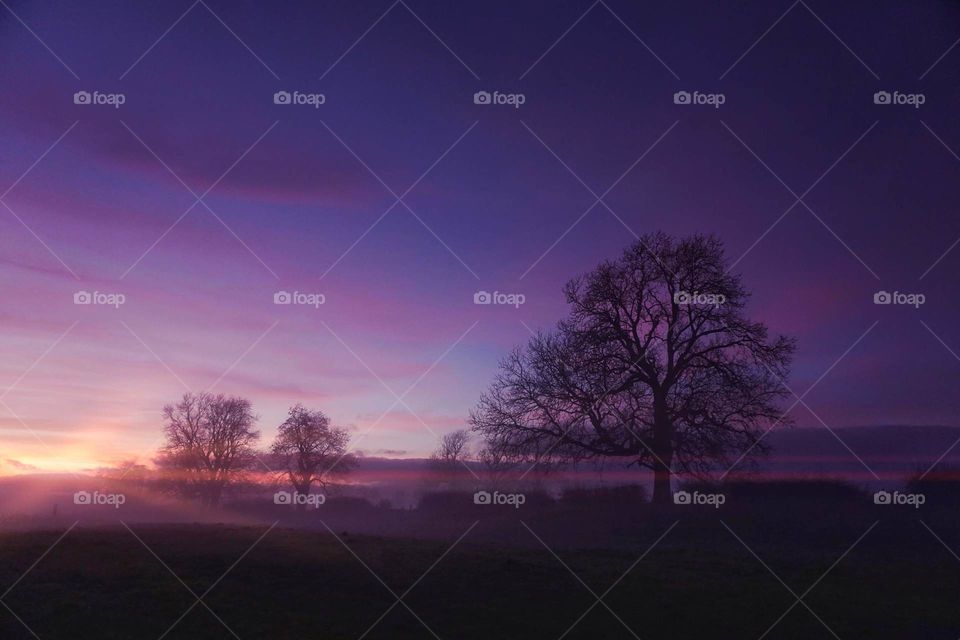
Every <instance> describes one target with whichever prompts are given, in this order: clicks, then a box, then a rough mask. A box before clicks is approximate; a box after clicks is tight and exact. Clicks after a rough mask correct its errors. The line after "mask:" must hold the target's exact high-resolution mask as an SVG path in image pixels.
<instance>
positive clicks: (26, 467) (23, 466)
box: [3, 458, 39, 471]
mask: <svg viewBox="0 0 960 640" xmlns="http://www.w3.org/2000/svg"><path fill="white" fill-rule="evenodd" d="M3 464H4V465H5V466H8V467H13V468H14V469H16V470H17V471H36V470H37V469H39V467H35V466H33V465H32V464H27V463H25V462H20V461H19V460H14V459H13V458H7V459H6V460H4V461H3Z"/></svg>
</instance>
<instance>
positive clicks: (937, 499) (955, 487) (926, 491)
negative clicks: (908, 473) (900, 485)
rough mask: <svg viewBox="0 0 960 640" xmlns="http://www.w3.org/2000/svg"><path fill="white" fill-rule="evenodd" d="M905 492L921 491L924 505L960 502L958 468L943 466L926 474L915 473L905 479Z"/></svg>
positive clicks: (955, 503)
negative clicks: (924, 499)
mask: <svg viewBox="0 0 960 640" xmlns="http://www.w3.org/2000/svg"><path fill="white" fill-rule="evenodd" d="M905 491H906V492H907V493H922V494H923V495H924V497H925V498H926V501H925V502H924V506H925V507H927V508H930V507H934V508H936V507H941V506H956V505H958V504H960V469H956V468H950V467H947V468H944V469H939V470H937V471H933V472H930V473H929V474H927V475H923V474H922V473H917V474H915V475H914V476H913V477H911V478H910V479H909V480H908V481H907V486H906V488H905Z"/></svg>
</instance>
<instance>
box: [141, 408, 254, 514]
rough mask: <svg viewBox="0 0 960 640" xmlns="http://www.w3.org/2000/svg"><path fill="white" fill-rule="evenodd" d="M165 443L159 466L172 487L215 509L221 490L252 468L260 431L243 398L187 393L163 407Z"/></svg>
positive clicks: (250, 409) (221, 494)
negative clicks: (186, 492) (165, 473)
mask: <svg viewBox="0 0 960 640" xmlns="http://www.w3.org/2000/svg"><path fill="white" fill-rule="evenodd" d="M163 417H164V421H165V423H166V424H165V425H164V434H165V436H166V443H165V444H164V446H163V447H162V448H161V450H160V454H159V456H158V458H157V462H158V466H160V467H161V468H163V469H164V470H166V472H167V473H169V474H171V475H172V480H173V482H174V483H175V485H176V486H179V487H181V488H184V489H186V490H187V491H188V492H189V493H191V494H193V495H194V496H196V497H199V498H200V499H201V500H202V501H203V502H204V504H206V505H207V506H210V507H214V506H217V505H218V504H219V503H220V499H221V497H222V496H223V490H224V489H225V488H226V487H227V485H229V484H230V483H231V482H233V481H234V480H236V479H237V477H238V476H239V475H240V473H241V472H242V471H243V470H244V469H247V468H249V467H250V465H251V463H252V461H253V459H254V457H255V455H256V454H255V451H254V446H255V445H256V443H257V440H258V439H259V438H260V432H258V431H255V430H254V425H255V424H256V421H257V418H256V416H255V415H254V414H253V410H252V407H251V405H250V401H249V400H247V399H245V398H240V397H233V396H225V395H222V394H218V395H213V394H209V393H197V394H194V393H187V394H184V396H183V397H182V398H181V399H180V401H179V402H177V403H176V404H168V405H166V406H165V407H164V408H163Z"/></svg>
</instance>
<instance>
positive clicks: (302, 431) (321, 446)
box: [271, 404, 356, 494]
mask: <svg viewBox="0 0 960 640" xmlns="http://www.w3.org/2000/svg"><path fill="white" fill-rule="evenodd" d="M349 443H350V434H349V433H347V430H346V429H343V428H338V427H332V426H331V425H330V419H329V418H328V417H327V416H326V415H325V414H324V413H323V412H322V411H311V410H309V409H305V408H304V407H303V405H300V404H297V405H294V406H293V407H291V408H290V411H289V412H288V414H287V419H286V420H284V422H283V424H281V425H280V428H279V429H278V431H277V437H276V439H275V440H274V441H273V445H272V446H271V453H272V454H273V459H274V460H275V461H276V463H277V469H278V470H280V471H281V473H283V474H284V475H285V476H286V479H287V480H288V481H289V482H290V484H292V485H293V487H294V489H296V490H297V492H298V493H301V494H308V493H310V487H311V486H312V485H313V484H314V483H317V484H319V485H320V486H322V487H326V486H327V483H328V482H329V480H330V479H331V478H332V477H334V476H338V475H342V474H344V473H347V472H348V471H350V470H351V469H352V468H353V467H354V466H355V465H356V458H355V457H354V456H353V455H350V454H348V453H347V446H348V445H349Z"/></svg>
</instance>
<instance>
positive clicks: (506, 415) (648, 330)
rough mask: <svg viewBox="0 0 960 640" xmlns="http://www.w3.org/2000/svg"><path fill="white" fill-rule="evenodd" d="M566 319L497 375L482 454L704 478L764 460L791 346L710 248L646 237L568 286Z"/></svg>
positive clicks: (664, 490)
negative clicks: (765, 433) (757, 317)
mask: <svg viewBox="0 0 960 640" xmlns="http://www.w3.org/2000/svg"><path fill="white" fill-rule="evenodd" d="M565 293H566V298H567V302H568V304H569V306H570V310H569V314H568V316H567V317H566V318H565V319H564V320H562V321H561V322H559V323H558V325H557V328H556V330H554V331H552V332H549V333H540V334H538V335H536V336H535V337H533V338H532V339H531V340H530V342H529V343H528V344H527V345H526V346H525V347H522V348H518V349H515V350H514V351H513V352H512V353H511V354H510V355H509V356H508V357H507V358H505V359H504V360H503V361H502V362H501V365H500V371H499V373H498V375H497V377H496V378H495V380H494V382H493V384H492V385H491V387H490V389H489V390H488V391H487V392H486V393H484V394H483V395H482V396H481V399H480V402H479V405H478V406H477V407H476V408H475V409H474V411H473V412H472V413H471V425H472V428H473V429H474V430H476V431H478V432H480V433H481V434H482V435H483V436H484V437H485V438H486V440H487V442H488V446H494V447H497V448H500V449H503V450H504V451H506V452H509V453H510V454H511V455H513V456H522V455H527V456H529V457H533V458H534V459H537V460H544V459H546V460H552V461H578V460H583V459H590V458H619V459H623V460H625V461H626V462H628V463H630V464H636V465H638V466H641V467H645V468H648V469H651V470H652V471H653V474H654V494H653V499H654V502H657V503H665V502H668V501H670V494H671V475H672V474H673V473H675V472H688V473H693V474H698V475H700V474H704V473H707V472H709V471H710V470H712V469H716V468H717V466H718V465H723V464H730V463H731V462H732V461H734V460H736V457H737V456H740V455H742V454H745V453H747V452H749V453H750V454H751V455H752V454H755V453H760V452H762V451H764V450H765V448H764V446H763V443H762V442H761V443H759V444H758V443H757V440H758V438H759V435H760V433H761V429H762V428H763V427H764V426H765V425H768V424H771V423H772V422H773V421H776V420H778V419H782V417H781V412H780V411H779V409H778V404H779V401H780V400H781V399H782V398H783V397H784V396H785V395H786V393H787V389H786V386H785V385H784V383H783V379H784V378H785V377H786V375H787V373H788V368H789V364H790V361H791V358H792V354H793V350H794V343H793V341H792V340H791V339H789V338H786V337H783V336H776V337H771V336H770V335H769V332H768V330H767V327H766V326H765V325H764V324H763V323H760V322H755V321H752V320H750V319H748V318H747V316H746V314H745V305H746V302H747V300H748V298H749V294H748V293H747V291H746V290H745V289H744V287H743V286H742V284H741V280H740V277H739V276H738V275H733V274H730V273H728V271H727V267H726V263H725V259H724V253H723V247H722V245H721V243H720V241H719V240H717V239H716V238H714V237H712V236H693V237H689V238H684V239H674V238H671V237H669V236H667V235H665V234H662V233H656V234H649V235H646V236H644V237H643V238H641V239H640V240H639V241H638V242H636V243H635V244H633V245H632V246H630V247H629V248H628V249H627V250H626V251H624V253H623V255H622V256H620V258H619V259H617V260H611V261H607V262H604V263H602V264H600V265H599V266H598V267H597V268H595V269H594V270H593V271H591V272H589V273H587V274H585V275H583V276H581V277H578V278H575V279H574V280H572V281H570V282H569V283H568V284H567V285H566V288H565Z"/></svg>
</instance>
